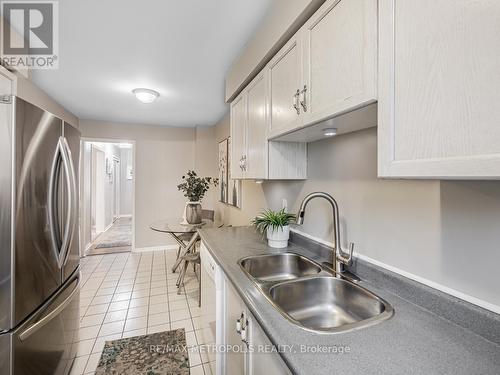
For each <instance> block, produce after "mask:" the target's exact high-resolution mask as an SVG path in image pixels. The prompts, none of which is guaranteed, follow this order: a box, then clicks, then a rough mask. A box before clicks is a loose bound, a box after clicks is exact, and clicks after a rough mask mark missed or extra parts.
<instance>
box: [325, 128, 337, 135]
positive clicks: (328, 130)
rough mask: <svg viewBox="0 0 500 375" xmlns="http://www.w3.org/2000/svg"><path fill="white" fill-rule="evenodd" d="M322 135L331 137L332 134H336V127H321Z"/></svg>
mask: <svg viewBox="0 0 500 375" xmlns="http://www.w3.org/2000/svg"><path fill="white" fill-rule="evenodd" d="M323 135H324V136H325V137H333V136H334V135H337V128H326V129H323Z"/></svg>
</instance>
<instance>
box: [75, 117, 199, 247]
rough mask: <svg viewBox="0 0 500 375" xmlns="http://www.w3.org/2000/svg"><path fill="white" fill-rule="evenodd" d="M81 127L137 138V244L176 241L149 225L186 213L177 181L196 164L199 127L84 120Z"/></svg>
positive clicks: (92, 134) (89, 133)
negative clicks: (196, 128)
mask: <svg viewBox="0 0 500 375" xmlns="http://www.w3.org/2000/svg"><path fill="white" fill-rule="evenodd" d="M80 130H81V132H82V137H87V138H97V139H117V140H129V141H135V168H134V178H135V184H136V185H135V218H134V219H135V236H136V237H135V247H136V248H145V247H156V246H165V245H172V244H174V242H173V240H172V239H171V238H170V237H169V236H168V235H166V234H163V233H157V232H154V231H152V230H151V229H149V225H150V224H151V223H152V222H154V221H157V220H161V219H164V218H168V217H180V216H181V215H182V211H183V209H184V203H185V199H184V197H183V196H182V193H181V192H179V191H177V184H178V183H179V181H180V177H181V176H182V175H183V174H184V173H185V172H186V171H187V170H188V169H192V168H193V167H194V155H195V152H194V145H195V129H194V128H176V127H161V126H147V125H131V124H116V123H106V122H100V121H91V120H80Z"/></svg>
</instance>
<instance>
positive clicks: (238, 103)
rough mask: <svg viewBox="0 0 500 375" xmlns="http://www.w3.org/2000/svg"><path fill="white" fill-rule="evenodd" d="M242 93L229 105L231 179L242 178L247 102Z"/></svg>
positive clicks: (244, 94)
mask: <svg viewBox="0 0 500 375" xmlns="http://www.w3.org/2000/svg"><path fill="white" fill-rule="evenodd" d="M246 98H247V97H246V93H245V92H243V93H242V94H241V95H240V96H238V97H237V98H236V99H235V100H234V101H233V102H232V103H231V113H230V122H231V151H230V153H231V155H230V157H231V160H230V161H229V162H230V171H229V172H230V173H231V178H243V177H244V171H243V168H242V162H244V160H245V157H246V126H247V125H246V122H247V100H246Z"/></svg>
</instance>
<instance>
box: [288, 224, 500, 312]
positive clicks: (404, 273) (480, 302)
mask: <svg viewBox="0 0 500 375" xmlns="http://www.w3.org/2000/svg"><path fill="white" fill-rule="evenodd" d="M290 230H291V231H292V232H295V233H298V234H300V235H301V236H304V237H306V238H309V239H310V240H313V241H315V242H319V243H321V244H323V245H326V246H329V247H333V242H328V241H325V240H322V239H320V238H316V237H313V236H311V235H310V234H307V233H304V232H302V231H300V230H297V229H295V228H293V229H290ZM354 257H356V258H359V259H361V260H363V261H365V262H368V263H371V264H374V265H376V266H378V267H381V268H384V269H386V270H388V271H391V272H394V273H397V274H399V275H401V276H404V277H406V278H408V279H411V280H413V281H416V282H418V283H421V284H424V285H426V286H428V287H431V288H434V289H437V290H439V291H441V292H443V293H446V294H449V295H452V296H453V297H457V298H460V299H462V300H464V301H467V302H469V303H472V304H473V305H476V306H479V307H482V308H483V309H486V310H490V311H492V312H494V313H496V314H500V306H497V305H494V304H492V303H490V302H487V301H484V300H482V299H479V298H476V297H473V296H470V295H468V294H465V293H462V292H460V291H458V290H455V289H452V288H449V287H447V286H444V285H441V284H439V283H436V282H434V281H432V280H428V279H425V278H423V277H421V276H418V275H415V274H413V273H410V272H407V271H404V270H402V269H400V268H397V267H393V266H390V265H388V264H385V263H383V262H380V261H378V260H375V259H372V258H370V257H367V256H366V255H362V254H359V253H357V252H354Z"/></svg>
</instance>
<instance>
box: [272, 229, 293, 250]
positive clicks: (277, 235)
mask: <svg viewBox="0 0 500 375" xmlns="http://www.w3.org/2000/svg"><path fill="white" fill-rule="evenodd" d="M289 238H290V226H289V225H285V226H284V227H279V228H273V227H269V228H267V244H268V245H269V246H270V247H275V248H278V249H282V248H284V247H287V246H288V239H289Z"/></svg>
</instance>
